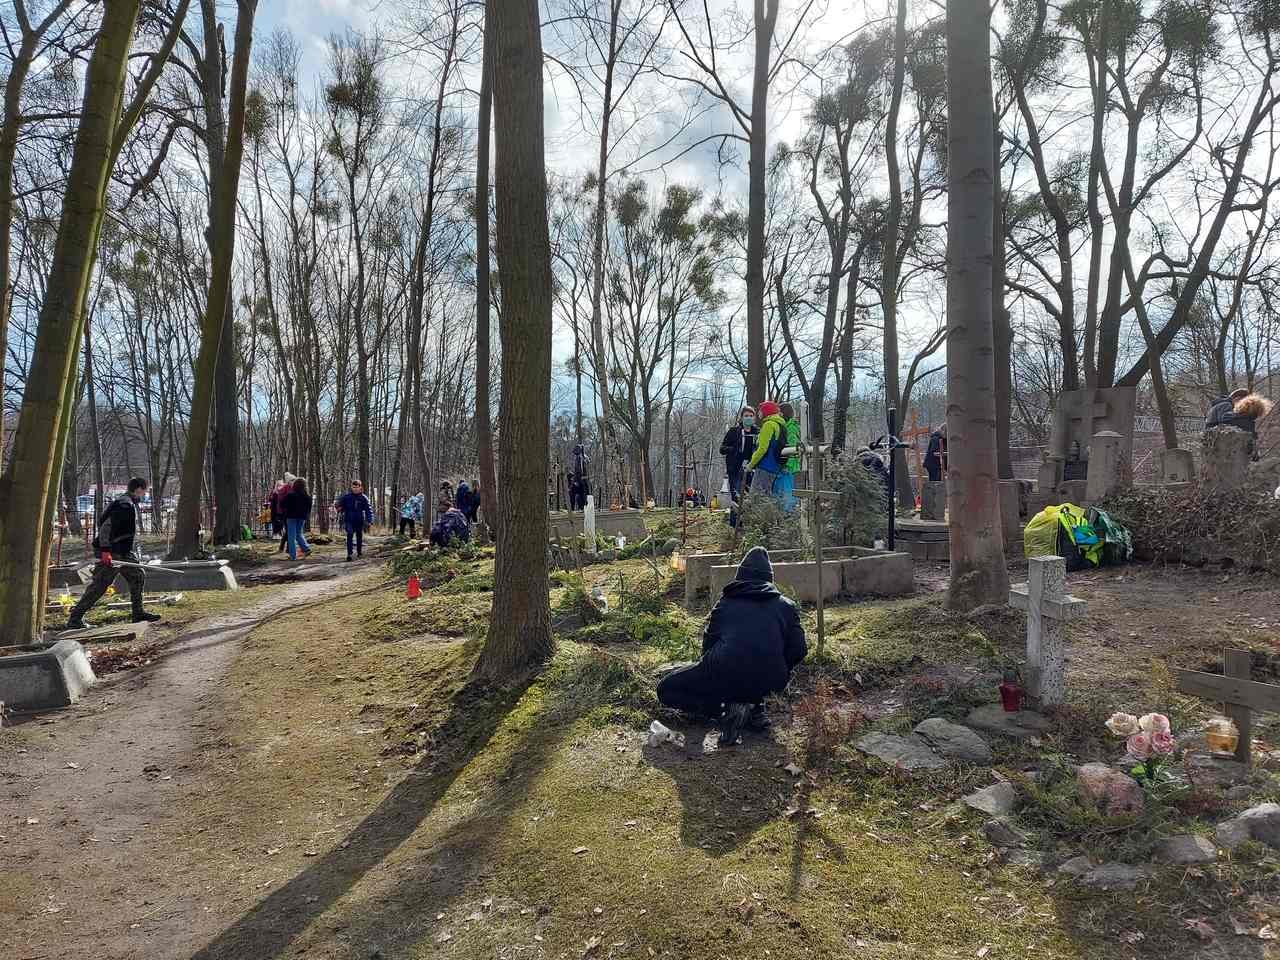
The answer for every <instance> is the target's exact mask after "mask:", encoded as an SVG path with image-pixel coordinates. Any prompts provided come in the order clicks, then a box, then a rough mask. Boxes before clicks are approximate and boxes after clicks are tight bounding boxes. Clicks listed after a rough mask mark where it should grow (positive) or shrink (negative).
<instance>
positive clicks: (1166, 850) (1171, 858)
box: [1156, 833, 1218, 867]
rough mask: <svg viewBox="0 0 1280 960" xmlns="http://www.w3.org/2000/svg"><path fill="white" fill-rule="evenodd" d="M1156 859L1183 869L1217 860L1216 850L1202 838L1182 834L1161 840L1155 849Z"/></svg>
mask: <svg viewBox="0 0 1280 960" xmlns="http://www.w3.org/2000/svg"><path fill="white" fill-rule="evenodd" d="M1156 859H1158V860H1163V861H1164V862H1165V863H1175V864H1178V865H1179V866H1183V867H1185V866H1190V865H1191V864H1195V863H1213V861H1215V860H1217V859H1218V850H1217V848H1216V847H1215V846H1214V845H1213V844H1212V843H1211V842H1209V840H1207V839H1205V838H1204V837H1198V836H1196V835H1195V834H1191V833H1184V834H1180V835H1179V836H1176V837H1166V838H1165V839H1164V840H1161V841H1160V845H1159V846H1158V847H1156Z"/></svg>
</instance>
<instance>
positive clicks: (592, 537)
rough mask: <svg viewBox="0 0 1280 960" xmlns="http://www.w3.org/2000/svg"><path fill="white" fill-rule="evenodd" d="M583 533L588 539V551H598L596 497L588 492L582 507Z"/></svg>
mask: <svg viewBox="0 0 1280 960" xmlns="http://www.w3.org/2000/svg"><path fill="white" fill-rule="evenodd" d="M582 534H583V536H584V537H585V538H586V541H587V553H595V552H596V498H595V496H594V495H593V494H590V493H589V494H587V503H586V505H585V506H584V507H583V508H582Z"/></svg>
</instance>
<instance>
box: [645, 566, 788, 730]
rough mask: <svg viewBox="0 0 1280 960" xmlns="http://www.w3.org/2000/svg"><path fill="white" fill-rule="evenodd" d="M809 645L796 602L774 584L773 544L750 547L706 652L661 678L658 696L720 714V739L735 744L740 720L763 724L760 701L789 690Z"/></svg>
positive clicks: (710, 630)
mask: <svg viewBox="0 0 1280 960" xmlns="http://www.w3.org/2000/svg"><path fill="white" fill-rule="evenodd" d="M807 652H808V646H807V645H806V644H805V639H804V626H803V625H802V624H801V623H800V613H799V611H798V610H797V609H796V605H795V604H794V603H792V602H791V601H790V600H788V599H787V598H786V597H784V596H783V595H782V594H781V593H779V592H778V588H777V587H775V586H774V585H773V565H772V564H771V563H770V562H769V551H768V550H766V549H765V548H764V547H752V548H751V551H750V552H749V553H748V554H747V555H746V556H745V557H744V558H743V560H742V563H741V564H739V565H738V576H737V579H735V580H734V581H733V582H732V583H729V584H728V585H726V586H725V588H724V591H723V592H722V593H721V594H720V599H719V600H718V601H716V605H715V607H714V609H712V611H711V616H710V617H708V618H707V626H706V629H705V630H704V631H703V633H702V659H701V660H699V661H698V662H697V663H695V664H693V665H692V666H688V667H682V668H680V669H678V670H673V671H672V672H671V673H669V674H667V676H665V677H663V679H662V680H661V681H660V682H659V683H658V699H659V700H660V701H661V702H662V703H663V704H664V705H666V706H668V707H674V708H675V709H677V710H684V711H687V712H689V713H694V714H698V715H700V716H707V717H715V718H718V719H720V721H721V739H722V740H723V742H725V743H733V742H735V741H736V740H737V739H738V735H739V733H741V731H742V728H743V726H749V727H751V728H753V729H763V728H764V727H765V726H766V724H767V720H766V718H765V714H764V706H763V703H762V701H763V700H764V698H765V697H767V696H769V695H770V694H773V693H781V692H782V691H783V690H784V689H786V686H787V682H788V681H789V680H790V679H791V671H792V670H794V669H795V668H796V666H797V665H798V664H799V663H800V661H802V660H803V659H804V657H805V654H806V653H807Z"/></svg>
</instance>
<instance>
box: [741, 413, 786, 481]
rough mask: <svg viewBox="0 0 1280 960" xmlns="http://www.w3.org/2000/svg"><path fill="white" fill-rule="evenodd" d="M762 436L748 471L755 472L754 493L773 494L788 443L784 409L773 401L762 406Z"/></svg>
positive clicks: (753, 476)
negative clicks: (784, 449) (783, 450)
mask: <svg viewBox="0 0 1280 960" xmlns="http://www.w3.org/2000/svg"><path fill="white" fill-rule="evenodd" d="M760 416H761V417H763V418H764V419H763V422H762V423H761V424H760V436H759V437H757V438H756V450H755V453H753V454H752V455H751V461H750V463H748V464H747V469H748V470H751V471H754V472H753V474H752V477H751V490H752V492H753V493H767V494H770V495H772V494H773V484H774V481H775V480H777V479H778V474H780V473H782V468H783V462H784V458H783V456H782V448H783V447H784V446H786V443H787V421H786V420H785V419H783V416H782V409H781V408H780V407H779V406H778V405H777V404H776V403H774V402H773V401H772V400H766V401H765V402H764V403H762V404H760Z"/></svg>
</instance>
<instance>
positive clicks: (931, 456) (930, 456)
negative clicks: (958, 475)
mask: <svg viewBox="0 0 1280 960" xmlns="http://www.w3.org/2000/svg"><path fill="white" fill-rule="evenodd" d="M924 468H925V470H927V471H928V472H929V479H930V480H941V479H942V475H943V474H944V473H946V472H947V425H946V424H945V423H944V424H943V425H942V426H940V427H939V428H938V429H937V430H935V431H933V433H931V434H929V447H928V449H927V450H925V452H924Z"/></svg>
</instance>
